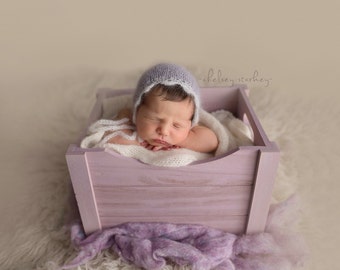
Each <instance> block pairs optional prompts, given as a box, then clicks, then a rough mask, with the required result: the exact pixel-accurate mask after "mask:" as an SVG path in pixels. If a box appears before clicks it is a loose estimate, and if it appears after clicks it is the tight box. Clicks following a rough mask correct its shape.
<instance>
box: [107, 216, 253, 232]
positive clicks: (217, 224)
mask: <svg viewBox="0 0 340 270" xmlns="http://www.w3.org/2000/svg"><path fill="white" fill-rule="evenodd" d="M101 220H102V224H103V228H107V227H112V226H115V225H119V224H121V223H125V222H169V223H176V224H200V225H204V226H209V227H213V228H216V229H220V230H224V231H226V232H229V233H244V231H245V226H246V221H247V216H213V217H211V216H194V217H190V216H176V217H171V216H158V217H148V216H145V217H131V218H129V219H128V220H127V219H126V217H120V216H115V217H105V216H104V217H102V218H101Z"/></svg>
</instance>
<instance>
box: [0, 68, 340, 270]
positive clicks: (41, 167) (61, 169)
mask: <svg viewBox="0 0 340 270" xmlns="http://www.w3.org/2000/svg"><path fill="white" fill-rule="evenodd" d="M107 82H108V79H107V78H105V77H103V76H102V75H101V74H81V75H79V76H75V77H73V78H69V79H67V80H64V81H62V82H58V83H51V85H45V86H40V89H39V90H37V91H36V92H35V94H34V95H35V97H34V99H33V98H32V100H31V103H30V104H29V105H26V107H20V110H21V111H22V112H23V113H22V114H20V115H16V114H13V115H9V119H8V120H9V121H8V123H7V122H6V123H4V125H5V126H4V127H5V128H11V127H12V123H13V121H14V122H15V121H18V122H20V120H19V118H20V117H21V118H22V119H23V121H22V122H23V123H25V124H26V125H25V126H24V128H22V129H20V130H21V131H23V130H24V131H25V132H24V133H22V134H19V132H18V133H15V134H14V135H13V137H12V138H10V139H9V141H8V143H7V144H6V145H4V149H5V150H7V151H5V152H6V153H8V155H7V156H6V158H3V159H2V160H1V161H2V164H3V165H4V168H5V167H6V168H7V169H6V170H5V171H4V178H3V180H4V181H6V185H8V186H9V187H10V188H9V189H10V190H11V191H12V192H13V194H16V195H15V196H16V197H17V198H16V200H15V202H14V200H11V198H10V197H9V196H10V195H7V197H6V194H4V195H3V196H2V198H1V205H2V208H1V210H2V215H3V216H4V217H5V218H4V219H3V221H2V222H1V226H0V229H1V232H2V233H1V235H0V265H1V266H2V269H51V270H52V269H57V267H58V265H60V264H62V263H63V262H64V261H65V260H67V259H69V258H71V257H72V256H73V255H74V251H73V250H72V248H71V247H70V243H69V235H68V233H67V229H66V228H64V227H63V224H64V220H65V215H67V214H70V209H69V208H70V207H69V206H70V204H69V201H68V199H67V198H68V195H69V193H70V187H69V177H68V171H67V167H66V163H65V158H64V154H65V152H66V149H67V146H68V145H69V143H71V142H74V141H75V140H76V139H77V138H78V135H79V134H80V131H81V130H83V129H84V128H85V125H86V119H87V117H88V113H89V111H90V108H91V107H92V105H93V102H94V98H95V92H94V91H95V89H96V88H98V87H101V86H108V85H107ZM120 83H121V84H122V85H125V84H128V83H127V82H126V81H121V82H118V83H116V82H115V84H113V85H117V84H118V85H117V87H120V85H119V84H120ZM109 86H112V85H109ZM250 97H251V102H252V104H253V106H254V107H255V111H256V113H257V115H258V117H259V118H260V120H261V122H262V124H263V126H264V129H265V130H266V132H267V134H268V136H269V138H270V139H271V140H273V141H276V142H277V143H278V145H279V147H280V149H281V151H282V155H281V163H280V167H279V172H278V177H277V180H276V185H275V190H274V194H273V201H281V200H283V199H285V198H287V197H288V196H289V195H290V194H292V193H295V192H297V194H298V195H300V197H301V204H302V209H301V212H300V215H299V219H298V220H297V221H299V222H298V226H297V228H298V230H300V231H301V233H302V234H304V235H305V238H306V240H307V243H308V244H309V246H310V260H309V262H308V264H307V265H306V266H305V267H304V269H308V270H316V269H335V268H325V267H324V266H325V265H327V266H332V262H331V261H332V260H333V262H334V265H335V263H336V258H337V250H336V243H337V242H338V241H337V240H338V239H339V235H340V229H339V228H340V227H339V226H338V223H337V221H338V220H339V217H338V213H339V211H338V199H337V197H338V192H339V181H338V178H339V165H338V162H339V160H338V157H339V154H340V151H339V150H340V149H339V145H340V144H339V142H338V140H339V138H340V136H339V135H340V134H339V126H340V123H339V115H340V110H339V106H335V103H336V101H334V100H332V99H331V98H328V97H325V99H311V98H309V97H306V98H305V99H304V100H301V99H299V100H298V99H296V98H295V97H294V96H292V95H290V96H289V95H285V94H278V93H277V92H275V91H271V90H259V89H256V90H252V91H251V94H250ZM13 101H16V102H17V103H16V104H18V105H19V104H20V105H23V104H24V101H22V100H19V99H18V100H13ZM6 108H9V107H5V109H6ZM5 109H4V110H5ZM8 110H9V109H8ZM9 111H12V110H9ZM11 120H12V121H11ZM19 139H20V140H19ZM7 145H8V146H7ZM8 202H10V203H8ZM332 258H333V259H332ZM79 269H108V270H118V269H124V270H128V269H129V270H130V269H136V268H134V267H133V266H129V265H127V264H125V263H124V262H122V261H121V260H120V259H119V258H117V257H116V256H115V255H112V254H109V253H104V254H102V255H101V256H99V257H98V258H96V259H95V260H94V261H92V262H91V263H89V264H88V265H87V266H83V267H81V268H79ZM166 269H186V268H178V267H175V266H171V265H169V266H168V267H167V268H166Z"/></svg>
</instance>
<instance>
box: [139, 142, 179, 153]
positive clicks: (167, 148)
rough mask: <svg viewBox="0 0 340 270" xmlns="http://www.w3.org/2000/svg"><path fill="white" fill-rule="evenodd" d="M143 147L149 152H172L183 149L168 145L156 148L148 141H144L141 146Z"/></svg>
mask: <svg viewBox="0 0 340 270" xmlns="http://www.w3.org/2000/svg"><path fill="white" fill-rule="evenodd" d="M140 145H141V146H143V147H145V148H146V149H148V150H151V151H161V150H162V151H167V150H172V149H178V148H181V147H180V146H177V145H170V144H169V145H167V146H162V145H161V146H155V145H152V144H149V143H148V142H147V141H143V142H142V143H141V144H140Z"/></svg>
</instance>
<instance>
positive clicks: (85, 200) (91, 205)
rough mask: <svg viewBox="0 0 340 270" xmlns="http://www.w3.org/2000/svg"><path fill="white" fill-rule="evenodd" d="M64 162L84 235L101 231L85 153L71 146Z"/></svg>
mask: <svg viewBox="0 0 340 270" xmlns="http://www.w3.org/2000/svg"><path fill="white" fill-rule="evenodd" d="M77 149H78V151H77ZM66 160H67V165H68V168H69V172H70V175H71V179H72V185H73V190H74V193H75V196H76V199H77V203H78V208H79V212H80V216H81V220H82V223H83V227H84V231H85V233H86V234H87V233H89V232H93V231H96V230H98V228H99V229H102V226H101V223H100V219H99V214H98V209H97V204H96V198H95V194H94V191H93V184H92V179H91V175H90V173H89V168H88V165H87V158H86V152H84V151H79V148H77V147H76V146H75V145H71V146H70V147H69V149H68V151H67V155H66Z"/></svg>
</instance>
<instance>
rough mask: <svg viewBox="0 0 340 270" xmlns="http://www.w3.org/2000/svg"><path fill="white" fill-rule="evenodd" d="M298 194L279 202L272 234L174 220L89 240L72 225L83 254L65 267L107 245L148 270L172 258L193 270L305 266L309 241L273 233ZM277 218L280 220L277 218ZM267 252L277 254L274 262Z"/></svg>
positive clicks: (125, 226) (104, 233)
mask: <svg viewBox="0 0 340 270" xmlns="http://www.w3.org/2000/svg"><path fill="white" fill-rule="evenodd" d="M294 200H296V198H295V197H292V198H290V199H289V200H287V201H286V202H283V203H281V204H279V205H273V206H272V208H271V211H270V214H269V218H268V223H267V228H266V233H261V234H257V235H256V234H254V235H243V236H238V235H235V234H231V233H228V232H224V231H221V230H217V229H213V228H209V227H205V226H201V225H192V224H191V225H185V224H169V223H126V224H122V225H118V226H115V227H113V228H109V229H105V230H103V231H98V232H95V233H93V234H91V235H89V236H88V237H86V238H85V235H84V232H83V231H82V227H81V225H80V224H75V225H73V226H72V234H71V236H72V242H73V243H74V245H75V246H76V248H77V249H79V250H80V251H79V254H78V256H77V257H76V258H75V259H73V260H72V261H71V262H69V263H68V264H67V265H65V266H64V267H63V269H69V268H73V267H76V266H79V265H81V264H84V263H86V262H87V261H89V260H90V259H93V258H94V257H95V256H96V255H97V254H98V253H100V252H101V251H103V250H105V249H111V250H112V251H113V252H115V253H117V254H119V255H120V256H121V257H122V258H123V259H124V260H125V261H127V262H129V263H133V264H134V265H136V266H139V267H142V268H143V269H147V270H161V269H163V268H164V267H165V265H166V260H169V261H172V262H174V263H176V264H177V265H189V266H191V267H192V269H193V270H201V269H202V270H203V269H204V270H212V269H215V270H236V269H238V270H251V269H261V270H267V269H268V270H269V269H272V266H273V265H272V264H273V263H275V267H278V268H277V269H280V268H279V267H287V269H289V268H292V267H296V266H299V265H302V263H303V262H304V259H305V258H304V255H305V254H304V248H303V247H304V244H303V241H302V238H301V237H300V236H299V235H298V234H290V235H284V238H282V237H281V238H280V234H273V232H274V231H275V230H276V231H277V232H279V231H280V230H281V229H282V227H281V226H282V224H278V223H276V222H277V220H278V219H282V218H283V213H284V212H285V211H286V209H287V208H289V207H290V206H291V205H292V204H294V203H295V202H294ZM275 219H276V221H275ZM263 256H266V257H271V259H270V260H272V261H270V263H269V262H268V261H266V260H264V258H263Z"/></svg>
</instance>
